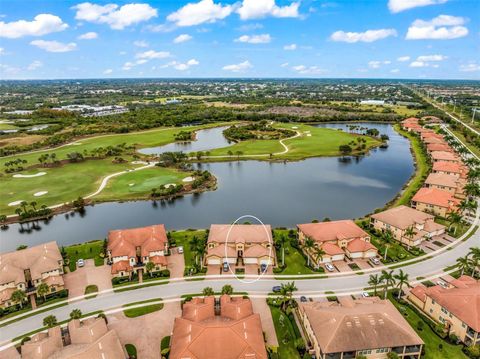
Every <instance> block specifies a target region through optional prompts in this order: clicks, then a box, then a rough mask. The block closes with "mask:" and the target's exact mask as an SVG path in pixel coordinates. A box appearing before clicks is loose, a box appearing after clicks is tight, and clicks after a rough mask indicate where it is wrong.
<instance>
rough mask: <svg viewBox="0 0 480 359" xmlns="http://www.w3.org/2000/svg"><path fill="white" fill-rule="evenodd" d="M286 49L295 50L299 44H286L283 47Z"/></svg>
mask: <svg viewBox="0 0 480 359" xmlns="http://www.w3.org/2000/svg"><path fill="white" fill-rule="evenodd" d="M283 49H284V50H287V51H293V50H296V49H297V44H290V45H285V46H284V47H283Z"/></svg>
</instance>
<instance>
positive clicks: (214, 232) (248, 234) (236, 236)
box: [207, 224, 272, 243]
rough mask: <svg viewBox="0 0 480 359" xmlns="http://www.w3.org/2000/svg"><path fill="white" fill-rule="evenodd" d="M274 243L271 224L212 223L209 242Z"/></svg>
mask: <svg viewBox="0 0 480 359" xmlns="http://www.w3.org/2000/svg"><path fill="white" fill-rule="evenodd" d="M227 235H228V243H245V242H248V243H265V242H267V243H268V242H270V243H272V227H271V226H270V225H269V224H266V225H261V224H235V225H231V224H212V225H211V226H210V232H209V234H208V241H207V242H208V243H210V242H217V243H225V242H226V241H227Z"/></svg>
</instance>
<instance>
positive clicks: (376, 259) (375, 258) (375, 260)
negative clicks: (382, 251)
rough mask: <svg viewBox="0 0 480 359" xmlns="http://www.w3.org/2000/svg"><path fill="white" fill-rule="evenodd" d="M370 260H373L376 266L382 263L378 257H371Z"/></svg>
mask: <svg viewBox="0 0 480 359" xmlns="http://www.w3.org/2000/svg"><path fill="white" fill-rule="evenodd" d="M370 262H372V263H373V264H374V265H376V266H378V265H379V264H380V263H381V262H380V259H378V258H377V257H373V258H370Z"/></svg>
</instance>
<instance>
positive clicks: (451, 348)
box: [390, 294, 467, 359]
mask: <svg viewBox="0 0 480 359" xmlns="http://www.w3.org/2000/svg"><path fill="white" fill-rule="evenodd" d="M390 300H391V302H392V303H393V305H395V306H396V307H397V309H398V310H400V312H401V313H403V317H404V318H405V319H406V320H407V322H408V323H409V324H410V325H411V326H412V328H413V329H414V330H415V331H416V332H417V334H418V335H419V336H420V338H422V340H423V341H424V342H425V356H423V357H422V358H424V359H447V358H455V359H462V358H467V356H466V355H465V354H463V352H462V346H461V345H452V344H449V343H447V342H446V341H445V340H443V339H442V338H440V337H439V336H438V335H437V334H436V333H435V332H434V331H433V330H432V329H431V328H430V327H429V326H428V325H427V323H425V324H424V325H423V329H422V330H418V328H417V326H418V323H419V322H421V321H422V322H424V320H423V319H422V318H421V317H420V316H419V315H418V314H417V313H415V312H414V311H413V310H412V309H411V308H410V307H409V306H407V305H401V304H400V303H398V302H397V301H396V300H395V299H393V298H392V297H391V294H390ZM440 344H441V345H442V346H443V348H442V350H440V349H439V345H440Z"/></svg>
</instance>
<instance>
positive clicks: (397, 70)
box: [390, 69, 400, 74]
mask: <svg viewBox="0 0 480 359" xmlns="http://www.w3.org/2000/svg"><path fill="white" fill-rule="evenodd" d="M390 72H391V73H392V74H398V73H399V72H400V70H399V69H392V70H390Z"/></svg>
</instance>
